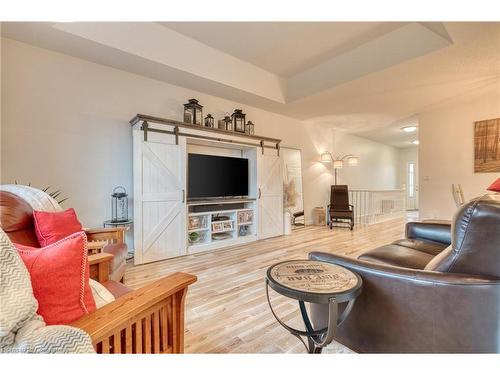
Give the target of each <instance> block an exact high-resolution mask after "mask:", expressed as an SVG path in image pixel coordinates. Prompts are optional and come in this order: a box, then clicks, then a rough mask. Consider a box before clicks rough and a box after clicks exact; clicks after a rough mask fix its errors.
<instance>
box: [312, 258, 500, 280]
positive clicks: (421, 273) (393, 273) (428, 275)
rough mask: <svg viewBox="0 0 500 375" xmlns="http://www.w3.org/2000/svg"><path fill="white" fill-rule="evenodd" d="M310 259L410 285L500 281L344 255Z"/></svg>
mask: <svg viewBox="0 0 500 375" xmlns="http://www.w3.org/2000/svg"><path fill="white" fill-rule="evenodd" d="M309 259H311V260H318V261H320V262H328V263H334V264H337V265H339V266H342V267H346V268H348V269H350V270H352V271H354V272H358V273H359V274H360V275H363V274H374V275H377V276H379V277H388V278H391V279H399V280H400V281H408V282H409V283H429V284H431V285H435V284H450V285H453V284H455V285H467V284H470V285H498V286H500V279H496V278H493V277H492V278H488V277H485V276H478V275H467V274H462V273H460V274H458V273H447V272H435V271H425V270H416V269H413V268H403V267H395V266H391V265H388V264H382V263H372V262H369V261H365V260H361V259H354V258H349V257H346V256H343V255H337V254H330V253H324V252H319V251H313V252H311V253H309Z"/></svg>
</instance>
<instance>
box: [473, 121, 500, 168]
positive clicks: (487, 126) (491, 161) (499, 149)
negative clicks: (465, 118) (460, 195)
mask: <svg viewBox="0 0 500 375" xmlns="http://www.w3.org/2000/svg"><path fill="white" fill-rule="evenodd" d="M474 172H475V173H489V172H500V118H497V119H492V120H484V121H476V122H475V123H474Z"/></svg>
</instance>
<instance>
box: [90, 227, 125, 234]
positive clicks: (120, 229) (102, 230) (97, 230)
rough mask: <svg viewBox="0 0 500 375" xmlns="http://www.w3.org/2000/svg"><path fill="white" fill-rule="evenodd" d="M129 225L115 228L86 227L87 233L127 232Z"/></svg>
mask: <svg viewBox="0 0 500 375" xmlns="http://www.w3.org/2000/svg"><path fill="white" fill-rule="evenodd" d="M128 229H129V228H128V227H115V228H84V229H83V230H84V231H85V233H90V234H95V233H109V232H126V231H128Z"/></svg>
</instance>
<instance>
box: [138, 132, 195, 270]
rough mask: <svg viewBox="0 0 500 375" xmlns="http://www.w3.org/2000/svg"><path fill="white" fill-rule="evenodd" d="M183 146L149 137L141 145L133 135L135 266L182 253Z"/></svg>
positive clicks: (140, 136)
mask: <svg viewBox="0 0 500 375" xmlns="http://www.w3.org/2000/svg"><path fill="white" fill-rule="evenodd" d="M154 137H155V138H156V139H161V142H160V141H155V138H154ZM179 141H181V139H179ZM165 142H166V143H165ZM168 142H171V143H168ZM183 142H184V144H179V145H176V144H175V143H174V140H173V137H171V136H167V135H163V134H152V133H149V134H148V141H147V142H144V139H143V133H142V132H136V131H134V221H135V231H134V242H135V264H143V263H149V262H154V261H157V260H162V259H167V258H172V257H176V256H179V255H184V254H185V253H186V204H185V172H184V171H185V159H186V157H185V139H184V140H183Z"/></svg>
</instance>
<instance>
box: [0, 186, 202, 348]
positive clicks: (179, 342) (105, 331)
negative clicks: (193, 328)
mask: <svg viewBox="0 0 500 375" xmlns="http://www.w3.org/2000/svg"><path fill="white" fill-rule="evenodd" d="M19 189H21V190H22V187H19ZM30 189H32V188H30ZM19 194H21V193H19ZM37 194H41V191H38V192H37ZM21 196H22V194H21ZM21 196H19V195H16V194H13V193H11V192H8V191H2V189H0V226H1V227H2V229H3V230H4V231H5V233H6V234H7V236H9V238H10V239H11V240H12V241H13V242H17V243H22V244H25V245H28V246H36V247H38V246H39V245H38V241H37V239H36V235H35V233H34V228H33V215H32V211H33V209H32V207H31V205H30V204H29V203H28V202H27V201H26V200H25V199H23V198H22V197H21ZM120 231H121V233H122V234H123V230H120V229H119V228H116V229H115V228H112V229H105V230H102V229H99V230H94V231H92V230H87V231H86V233H87V235H88V236H89V237H90V238H91V239H93V240H96V241H102V242H103V243H106V244H107V243H108V241H113V239H114V238H117V237H119V236H121V235H122V234H120ZM93 235H95V237H92V236H93ZM105 236H109V237H105ZM108 238H109V239H108ZM98 245H99V246H101V245H102V243H101V244H98ZM92 250H95V249H92ZM113 257H114V256H113V254H110V253H107V252H100V251H96V252H95V253H94V254H91V255H89V256H88V260H89V265H90V277H91V278H93V279H94V280H96V281H98V282H99V283H101V284H102V285H103V286H104V287H105V288H107V289H108V290H109V291H110V292H111V294H113V295H114V296H115V298H116V299H115V301H113V302H110V303H108V304H107V305H105V306H103V307H101V308H99V309H97V310H96V311H94V312H93V313H91V314H88V315H85V316H83V317H82V318H80V319H78V320H77V321H75V322H72V323H71V325H72V326H74V327H77V328H80V329H82V330H84V331H85V332H87V333H88V334H89V335H90V337H91V338H92V342H93V345H94V348H95V350H96V351H97V352H98V353H113V354H118V353H122V354H135V353H138V354H139V353H182V352H183V351H184V304H185V298H186V293H187V288H188V286H189V285H191V284H193V283H194V282H195V281H196V276H193V275H189V274H185V273H174V274H172V275H170V276H167V277H164V278H162V279H160V280H157V281H154V282H152V283H150V284H149V285H146V286H145V287H143V288H140V289H138V290H132V289H130V288H128V287H126V286H125V285H123V284H122V283H119V282H117V281H114V280H110V278H109V277H110V264H111V262H112V260H113Z"/></svg>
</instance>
